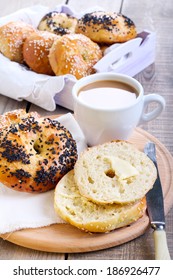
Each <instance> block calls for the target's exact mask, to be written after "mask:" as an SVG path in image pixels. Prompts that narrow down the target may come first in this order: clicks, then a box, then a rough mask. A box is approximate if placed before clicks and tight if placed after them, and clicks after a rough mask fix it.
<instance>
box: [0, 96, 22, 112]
mask: <svg viewBox="0 0 173 280" xmlns="http://www.w3.org/2000/svg"><path fill="white" fill-rule="evenodd" d="M26 105H27V102H26V101H21V102H19V101H16V100H13V99H11V98H8V97H6V96H3V95H1V94H0V114H3V113H5V112H8V111H12V110H15V109H20V108H22V109H25V108H26Z"/></svg>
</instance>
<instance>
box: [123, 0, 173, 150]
mask: <svg viewBox="0 0 173 280" xmlns="http://www.w3.org/2000/svg"><path fill="white" fill-rule="evenodd" d="M156 2H157V3H156ZM122 12H123V13H124V14H126V15H128V16H129V17H131V18H132V19H133V20H134V22H135V24H136V26H137V29H138V30H139V31H141V30H143V29H148V30H151V31H154V32H156V57H155V64H154V65H151V66H149V67H148V68H147V69H145V70H144V71H142V73H140V74H138V75H137V76H136V78H137V79H138V80H139V81H140V82H141V83H142V85H143V86H144V89H145V92H146V94H147V93H158V94H160V95H162V96H163V97H164V98H165V100H166V110H165V111H164V112H163V113H162V115H161V116H159V117H158V118H157V119H155V120H154V121H152V122H149V123H147V124H146V125H144V126H142V128H145V129H146V130H148V131H149V132H150V133H152V134H153V135H154V136H155V137H157V138H158V139H159V140H160V141H161V142H162V143H164V144H165V146H166V147H167V148H168V150H169V151H170V152H171V153H172V154H173V122H172V120H173V105H172V104H173V95H172V88H173V79H172V76H173V70H172V69H173V60H172V46H173V37H172V36H169V39H168V34H172V24H173V23H172V22H173V19H172V13H173V5H172V1H171V0H168V1H166V2H165V1H164V0H160V1H159V0H157V1H150V0H146V1H145V2H143V1H140V3H139V1H138V0H133V5H132V3H131V2H129V1H124V5H123V9H122ZM153 106H154V105H153Z"/></svg>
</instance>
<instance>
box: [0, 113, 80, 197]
mask: <svg viewBox="0 0 173 280" xmlns="http://www.w3.org/2000/svg"><path fill="white" fill-rule="evenodd" d="M76 160H77V147H76V142H75V140H74V139H73V138H72V136H71V134H70V132H69V131H68V130H67V129H66V128H65V127H63V126H62V125H61V124H60V123H59V122H58V121H55V120H51V119H49V118H38V117H35V114H34V113H33V114H29V115H28V116H26V114H25V115H24V117H22V116H21V118H20V121H18V120H17V122H13V123H12V124H10V125H9V126H4V128H2V129H1V130H0V181H1V183H3V184H4V185H5V186H7V187H9V188H12V189H14V190H17V191H22V192H30V193H31V192H34V193H40V192H46V191H48V190H51V189H53V188H55V186H56V184H57V183H58V181H59V180H60V178H62V176H63V175H64V174H66V173H67V172H68V171H69V170H71V169H72V168H73V167H74V164H75V162H76Z"/></svg>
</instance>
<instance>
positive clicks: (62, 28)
mask: <svg viewBox="0 0 173 280" xmlns="http://www.w3.org/2000/svg"><path fill="white" fill-rule="evenodd" d="M76 25H77V18H75V17H74V16H70V15H68V14H65V13H60V12H57V11H52V12H49V13H47V14H46V15H45V16H44V17H43V18H42V19H41V20H40V23H39V25H38V30H42V31H49V32H51V33H54V34H57V35H61V36H62V35H65V34H71V33H75V29H76Z"/></svg>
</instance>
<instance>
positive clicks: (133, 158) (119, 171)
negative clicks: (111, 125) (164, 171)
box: [74, 141, 157, 204]
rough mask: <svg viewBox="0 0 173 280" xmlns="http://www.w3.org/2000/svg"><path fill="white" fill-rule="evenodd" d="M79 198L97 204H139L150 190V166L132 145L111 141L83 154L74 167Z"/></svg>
mask: <svg viewBox="0 0 173 280" xmlns="http://www.w3.org/2000/svg"><path fill="white" fill-rule="evenodd" d="M74 171H75V182H76V185H77V186H78V188H79V191H80V193H81V195H83V196H85V197H87V198H88V199H90V200H92V201H94V202H96V203H101V204H107V203H120V204H126V203H131V202H134V201H136V200H139V199H141V198H143V197H144V196H145V194H146V193H147V192H148V191H149V190H150V189H151V188H152V187H153V184H154V182H155V180H156V177H157V171H156V168H155V166H154V164H153V162H152V161H151V160H150V159H149V158H148V157H147V156H146V155H145V154H144V153H143V152H141V151H139V150H138V149H137V148H135V147H134V146H133V145H132V144H130V143H127V142H125V141H113V142H108V143H105V144H102V145H98V146H95V147H91V148H89V149H88V150H86V151H84V152H83V153H82V154H81V155H80V158H79V159H78V161H77V162H76V164H75V167H74Z"/></svg>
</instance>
